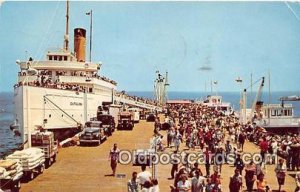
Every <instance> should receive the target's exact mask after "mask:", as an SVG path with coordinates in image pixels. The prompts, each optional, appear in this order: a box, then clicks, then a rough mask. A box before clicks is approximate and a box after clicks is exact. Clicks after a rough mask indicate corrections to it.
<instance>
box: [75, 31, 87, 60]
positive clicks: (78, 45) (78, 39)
mask: <svg viewBox="0 0 300 192" xmlns="http://www.w3.org/2000/svg"><path fill="white" fill-rule="evenodd" d="M85 37H86V30H85V29H83V28H75V29H74V52H75V54H76V58H77V61H79V62H85V47H86V43H85V39H86V38H85Z"/></svg>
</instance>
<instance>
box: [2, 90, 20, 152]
mask: <svg viewBox="0 0 300 192" xmlns="http://www.w3.org/2000/svg"><path fill="white" fill-rule="evenodd" d="M13 108H14V106H13V93H0V158H1V157H2V156H3V155H5V154H6V153H10V152H11V151H13V150H14V149H15V148H16V147H17V146H18V144H19V143H20V141H21V140H20V137H16V136H14V133H13V132H12V131H11V130H10V128H9V126H10V125H11V124H12V123H13Z"/></svg>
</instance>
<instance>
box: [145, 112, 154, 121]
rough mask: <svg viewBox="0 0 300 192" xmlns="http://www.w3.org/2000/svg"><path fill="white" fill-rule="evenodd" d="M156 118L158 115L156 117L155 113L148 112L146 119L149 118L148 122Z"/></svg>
mask: <svg viewBox="0 0 300 192" xmlns="http://www.w3.org/2000/svg"><path fill="white" fill-rule="evenodd" d="M155 119H156V117H155V115H154V114H153V113H150V114H148V115H147V118H146V120H147V121H148V122H154V121H155Z"/></svg>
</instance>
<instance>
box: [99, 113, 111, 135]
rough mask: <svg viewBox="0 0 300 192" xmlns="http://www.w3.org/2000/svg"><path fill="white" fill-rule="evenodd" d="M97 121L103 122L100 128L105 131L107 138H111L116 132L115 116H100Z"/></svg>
mask: <svg viewBox="0 0 300 192" xmlns="http://www.w3.org/2000/svg"><path fill="white" fill-rule="evenodd" d="M97 120H98V121H101V124H100V127H102V128H103V129H104V133H105V134H106V135H107V136H111V135H112V132H114V131H115V119H114V117H113V116H111V115H108V114H99V115H98V116H97Z"/></svg>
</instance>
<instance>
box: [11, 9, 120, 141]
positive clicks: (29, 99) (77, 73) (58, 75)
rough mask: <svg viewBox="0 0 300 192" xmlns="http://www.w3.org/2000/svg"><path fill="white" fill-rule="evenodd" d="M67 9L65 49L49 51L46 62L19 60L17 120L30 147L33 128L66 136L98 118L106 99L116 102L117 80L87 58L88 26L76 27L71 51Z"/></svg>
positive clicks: (23, 139) (16, 87)
mask: <svg viewBox="0 0 300 192" xmlns="http://www.w3.org/2000/svg"><path fill="white" fill-rule="evenodd" d="M67 5H68V4H67ZM68 9H69V8H68V6H67V22H66V23H67V27H66V35H65V40H64V48H63V49H61V50H59V51H49V52H48V53H47V54H46V59H45V60H43V61H36V60H34V59H32V58H30V59H29V60H28V61H17V64H18V65H19V66H20V72H19V73H18V82H17V84H16V85H15V86H14V106H15V110H14V119H15V125H18V126H19V130H20V134H21V137H22V141H23V142H24V143H25V142H27V141H28V142H27V143H28V145H29V146H30V144H31V138H30V134H31V132H33V131H34V130H36V129H38V128H42V129H47V130H51V131H53V132H54V133H55V136H56V138H57V139H60V138H63V137H64V136H65V135H67V134H70V133H72V132H76V130H77V129H78V127H80V126H81V125H82V124H84V122H86V121H87V120H89V118H91V117H96V115H97V109H98V107H99V106H102V104H103V102H112V101H113V94H114V91H115V90H116V86H117V83H116V82H115V81H112V80H109V79H108V78H105V77H100V76H99V75H98V72H99V70H100V68H101V63H93V62H87V61H86V60H85V49H86V30H85V29H82V28H76V29H74V53H72V52H71V51H70V50H69V46H68V44H69V39H68V19H69V16H68Z"/></svg>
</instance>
